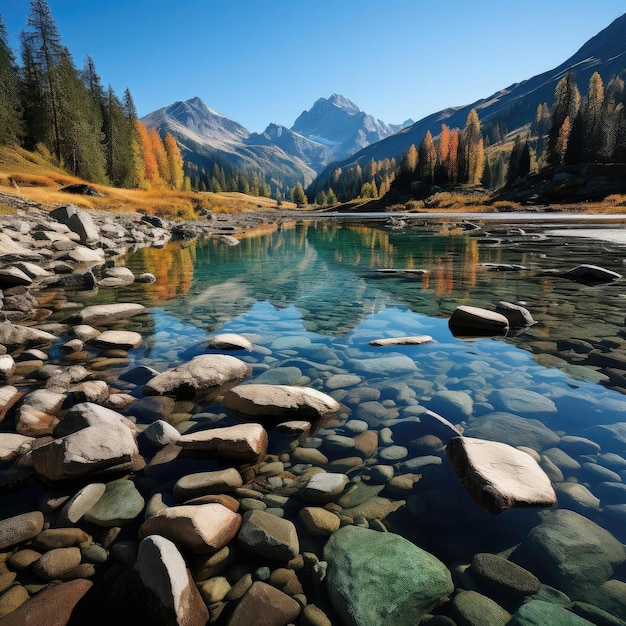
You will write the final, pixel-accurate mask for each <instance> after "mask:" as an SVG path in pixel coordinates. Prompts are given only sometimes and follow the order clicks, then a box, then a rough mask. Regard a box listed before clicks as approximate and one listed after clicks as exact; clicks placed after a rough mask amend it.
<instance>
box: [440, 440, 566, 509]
mask: <svg viewBox="0 0 626 626" xmlns="http://www.w3.org/2000/svg"><path fill="white" fill-rule="evenodd" d="M446 455H447V457H448V461H449V462H450V465H451V467H452V470H453V471H454V473H455V474H456V476H457V478H458V479H459V481H460V482H461V484H462V485H463V487H465V489H466V490H467V492H468V493H469V495H470V496H471V497H472V499H473V500H474V501H475V502H476V503H477V504H478V505H479V506H482V507H483V508H485V509H487V510H488V511H489V512H490V513H494V514H497V513H501V512H502V511H505V510H507V509H510V508H516V507H528V506H536V507H542V506H554V505H555V504H556V494H555V493H554V489H553V488H552V484H551V483H550V479H549V478H548V477H547V476H546V474H545V472H544V471H543V470H542V469H541V468H540V467H539V464H538V463H537V462H536V461H535V460H534V459H533V458H532V457H531V456H530V455H529V454H526V453H525V452H521V451H520V450H516V449H515V448H513V447H511V446H509V445H507V444H504V443H499V442H495V441H485V440H482V439H473V438H469V437H456V438H454V439H452V440H451V441H450V443H449V444H448V445H447V447H446Z"/></svg>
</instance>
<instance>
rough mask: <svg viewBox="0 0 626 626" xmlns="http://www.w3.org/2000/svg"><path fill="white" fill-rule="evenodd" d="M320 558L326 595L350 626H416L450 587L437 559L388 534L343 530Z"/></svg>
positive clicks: (446, 573)
mask: <svg viewBox="0 0 626 626" xmlns="http://www.w3.org/2000/svg"><path fill="white" fill-rule="evenodd" d="M324 559H325V560H326V561H327V562H328V573H327V576H326V589H327V591H328V595H329V596H330V600H331V602H332V605H333V607H334V608H335V610H336V611H337V613H338V614H339V616H340V618H341V620H342V623H343V624H346V625H350V626H380V625H381V624H388V625H390V626H391V625H398V626H399V625H401V624H417V623H419V622H420V620H421V617H422V616H423V615H424V614H425V613H426V612H427V611H429V610H430V609H431V608H432V607H434V606H436V605H437V604H438V603H439V602H440V601H442V600H443V599H444V598H445V597H446V596H447V595H449V594H450V593H452V590H453V588H454V587H453V584H452V578H451V576H450V572H449V571H448V569H447V568H446V566H445V565H444V564H443V563H441V561H439V560H438V559H437V558H435V557H434V556H433V555H432V554H429V553H428V552H426V551H424V550H422V549H421V548H418V547H417V546H416V545H415V544H413V543H411V542H410V541H407V540H406V539H404V538H402V537H400V536H399V535H396V534H393V533H381V532H377V531H374V530H368V529H365V528H358V527H356V526H344V527H343V528H341V529H339V530H338V531H337V532H336V533H334V534H333V535H332V536H331V538H330V539H329V540H328V542H327V543H326V546H325V547H324Z"/></svg>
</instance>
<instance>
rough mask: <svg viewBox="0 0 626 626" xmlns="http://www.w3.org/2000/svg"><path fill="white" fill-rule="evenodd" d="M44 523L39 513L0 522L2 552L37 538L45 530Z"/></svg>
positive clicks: (26, 514) (23, 514) (25, 514)
mask: <svg viewBox="0 0 626 626" xmlns="http://www.w3.org/2000/svg"><path fill="white" fill-rule="evenodd" d="M43 522H44V519H43V514H42V513H41V512H39V511H32V512H31V513H22V514H21V515H16V516H15V517H9V518H7V519H3V520H0V550H4V549H5V548H10V547H12V546H16V545H17V544H19V543H22V542H24V541H28V540H29V539H32V538H33V537H36V536H37V535H38V534H39V533H40V532H41V531H42V530H43Z"/></svg>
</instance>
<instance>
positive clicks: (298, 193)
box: [291, 181, 308, 206]
mask: <svg viewBox="0 0 626 626" xmlns="http://www.w3.org/2000/svg"><path fill="white" fill-rule="evenodd" d="M291 201H292V202H295V203H296V204H297V205H298V206H304V205H305V204H306V203H307V202H308V200H307V197H306V194H305V193H304V188H303V187H302V183H301V182H300V181H298V182H297V183H296V184H295V185H294V188H293V189H292V191H291Z"/></svg>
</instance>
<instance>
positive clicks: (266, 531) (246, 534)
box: [237, 511, 300, 561]
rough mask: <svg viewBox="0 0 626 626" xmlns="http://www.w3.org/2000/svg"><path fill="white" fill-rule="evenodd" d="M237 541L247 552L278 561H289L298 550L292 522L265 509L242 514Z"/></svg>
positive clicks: (298, 545) (296, 535) (296, 536)
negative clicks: (242, 518)
mask: <svg viewBox="0 0 626 626" xmlns="http://www.w3.org/2000/svg"><path fill="white" fill-rule="evenodd" d="M237 542H238V544H239V546H241V547H242V548H244V549H245V550H247V551H249V552H252V553H254V554H257V555H258V556H262V557H265V558H270V559H276V560H279V561H289V560H291V559H293V558H294V557H295V556H296V555H297V554H298V552H299V551H300V543H299V541H298V533H297V532H296V527H295V526H294V525H293V523H292V522H290V521H289V520H287V519H284V518H281V517H277V516H276V515H272V514H271V513H266V512H265V511H248V512H247V513H245V514H244V521H243V524H242V526H241V530H240V531H239V535H238V537H237Z"/></svg>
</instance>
